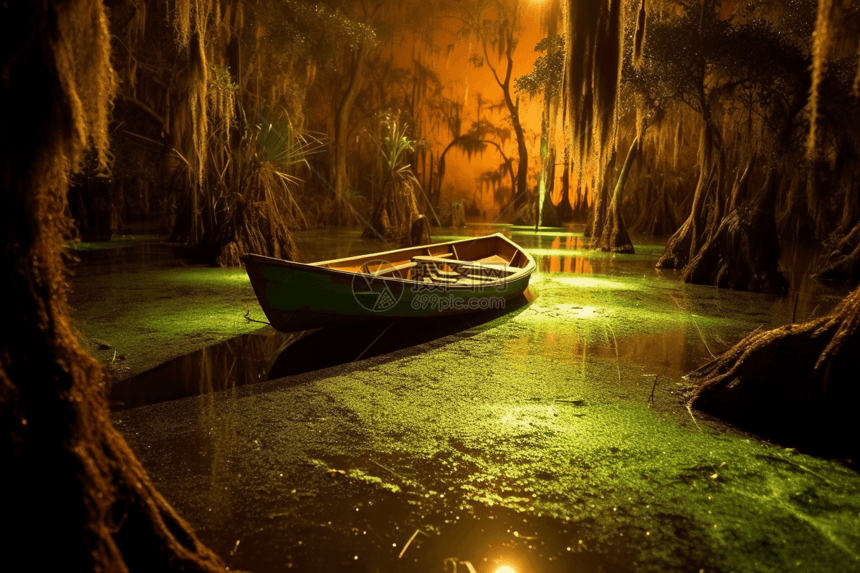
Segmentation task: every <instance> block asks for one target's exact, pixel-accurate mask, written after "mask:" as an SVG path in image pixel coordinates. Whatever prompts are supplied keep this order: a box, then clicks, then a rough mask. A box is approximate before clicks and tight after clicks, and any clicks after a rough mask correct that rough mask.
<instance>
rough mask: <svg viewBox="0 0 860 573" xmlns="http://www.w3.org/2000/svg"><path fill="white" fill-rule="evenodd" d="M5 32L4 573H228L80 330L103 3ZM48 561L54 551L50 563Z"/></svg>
mask: <svg viewBox="0 0 860 573" xmlns="http://www.w3.org/2000/svg"><path fill="white" fill-rule="evenodd" d="M3 10H4V14H3V19H2V21H0V37H2V38H3V40H2V42H0V68H2V70H3V78H4V80H3V82H2V85H0V105H2V106H3V109H4V110H8V111H9V112H11V113H4V114H3V115H2V117H0V136H2V137H3V141H5V142H14V145H4V147H3V152H2V161H3V166H2V170H3V171H2V172H3V178H2V189H0V220H2V226H0V229H2V233H3V242H4V245H5V248H4V249H3V250H2V252H0V272H2V273H3V277H4V287H5V289H4V290H5V293H6V297H7V304H5V305H3V310H2V311H0V313H2V320H3V327H4V328H3V335H2V347H0V428H2V442H0V443H2V445H0V465H2V468H3V471H2V472H0V486H2V487H3V488H4V491H5V492H6V495H4V498H3V502H2V513H3V517H4V519H5V520H6V523H7V524H9V525H11V527H9V528H8V529H7V530H6V531H5V532H4V535H3V537H2V540H0V548H2V551H3V564H4V567H5V568H7V569H9V570H14V571H24V570H32V569H34V568H36V569H39V568H46V567H48V568H50V567H51V566H50V565H48V563H54V564H55V563H57V559H58V557H59V558H60V559H61V560H62V567H63V568H64V569H66V570H70V571H132V570H137V571H180V570H182V571H211V572H214V571H223V570H224V565H223V563H222V562H221V561H220V560H219V559H218V557H216V556H215V555H214V554H213V553H212V552H211V551H210V550H209V549H207V548H206V547H205V546H203V545H202V544H201V543H200V542H199V541H198V540H197V538H196V537H195V536H194V534H193V533H192V532H191V529H190V527H189V526H188V524H186V523H185V522H184V521H183V520H182V519H181V518H180V517H179V516H178V515H177V514H176V513H175V512H174V511H173V509H172V508H171V507H170V506H169V505H168V504H167V502H166V501H165V500H164V498H162V497H161V496H160V495H159V494H158V492H157V491H156V490H155V487H154V486H153V485H152V482H151V481H150V480H149V478H148V477H147V475H146V472H145V471H144V469H143V467H142V466H141V464H140V462H139V461H138V460H137V459H136V458H135V456H134V454H133V453H132V451H131V449H130V448H129V447H128V445H127V444H126V442H125V440H123V438H122V437H121V436H120V434H119V433H118V432H117V431H116V429H115V428H114V427H113V426H112V425H111V422H110V418H109V412H108V404H107V398H106V386H107V383H108V378H107V375H106V373H105V371H104V370H103V369H102V368H101V367H100V366H99V364H98V363H97V362H96V360H95V359H94V358H93V357H92V356H90V355H89V354H88V353H87V352H86V351H85V350H84V349H83V348H82V347H81V345H80V342H79V341H78V338H77V336H76V333H75V331H74V330H73V328H72V326H71V325H70V323H69V311H68V307H67V305H66V289H67V275H66V270H65V267H64V264H63V252H62V251H63V242H64V241H65V240H66V238H67V237H68V234H69V231H70V226H71V221H70V220H69V219H68V217H67V214H66V211H65V206H66V202H65V196H66V190H67V185H68V177H69V175H70V174H71V173H73V172H74V171H76V170H78V169H80V166H81V161H82V160H83V157H84V154H85V152H86V151H87V149H93V150H94V153H95V156H96V158H97V159H96V161H97V164H98V165H99V166H100V167H101V168H102V169H105V168H106V167H107V149H108V129H107V128H108V111H109V106H110V101H111V98H112V95H113V93H114V91H115V87H116V84H115V76H114V73H113V70H112V69H111V67H110V63H109V54H110V43H109V34H108V27H107V26H108V24H107V16H106V14H105V9H104V6H103V5H102V3H101V2H98V1H95V0H66V1H54V0H43V1H39V2H15V3H9V4H7V5H5V6H4V9H3ZM46 548H47V550H46Z"/></svg>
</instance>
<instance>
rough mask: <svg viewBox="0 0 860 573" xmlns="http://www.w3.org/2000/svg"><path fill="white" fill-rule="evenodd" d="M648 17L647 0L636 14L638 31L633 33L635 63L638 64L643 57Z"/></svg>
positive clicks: (643, 0) (643, 1)
mask: <svg viewBox="0 0 860 573" xmlns="http://www.w3.org/2000/svg"><path fill="white" fill-rule="evenodd" d="M645 32H646V18H645V0H642V4H641V5H640V6H639V11H638V12H637V14H636V31H635V32H634V34H633V63H635V64H638V63H639V61H640V60H641V59H642V46H644V45H645Z"/></svg>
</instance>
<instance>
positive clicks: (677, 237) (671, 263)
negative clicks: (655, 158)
mask: <svg viewBox="0 0 860 573" xmlns="http://www.w3.org/2000/svg"><path fill="white" fill-rule="evenodd" d="M710 132H711V128H710V127H709V124H708V123H707V122H705V125H704V127H703V128H702V135H701V138H700V140H699V181H698V183H697V184H696V191H695V193H694V194H693V204H692V206H691V209H690V216H689V217H688V218H687V220H686V221H685V222H684V224H683V225H681V228H680V229H678V230H677V231H676V232H675V234H674V235H672V237H671V238H670V239H669V242H668V243H667V244H666V250H665V251H664V252H663V255H662V256H661V257H660V259H659V260H658V261H657V268H658V269H683V268H684V267H686V266H687V264H688V263H689V262H690V260H692V258H693V257H694V256H695V255H696V253H697V252H698V248H699V245H700V244H701V242H702V240H703V237H704V234H705V230H706V219H705V213H704V206H705V199H706V196H707V193H706V191H707V189H708V184H709V182H710V179H711V169H710V167H711V150H712V148H713V141H712V138H711V133H710Z"/></svg>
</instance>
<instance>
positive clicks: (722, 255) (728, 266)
mask: <svg viewBox="0 0 860 573" xmlns="http://www.w3.org/2000/svg"><path fill="white" fill-rule="evenodd" d="M777 184H778V183H777V179H776V174H775V172H774V171H773V170H771V171H770V172H769V173H768V176H767V180H766V181H765V184H764V188H763V189H762V190H761V191H760V192H759V194H758V196H757V197H755V198H753V199H751V200H749V201H746V202H744V204H742V205H740V206H739V207H736V208H735V209H734V210H732V212H731V213H729V214H728V215H727V216H726V217H724V218H723V219H722V220H721V221H719V223H718V225H717V230H716V231H715V232H714V233H713V234H712V235H711V236H710V237H709V238H708V240H707V242H706V243H705V244H704V245H703V246H702V248H701V249H700V250H699V252H698V253H697V254H696V256H695V257H693V260H692V261H690V264H689V265H687V266H686V267H685V268H684V271H683V273H682V274H681V278H682V279H683V280H684V282H688V283H694V284H705V285H714V286H718V287H722V288H731V289H735V290H748V291H753V292H770V293H784V292H786V291H787V290H788V281H787V280H786V279H785V277H784V276H783V275H782V273H781V272H779V257H780V248H779V239H778V238H777V233H776V218H775V215H774V203H775V196H776V190H777Z"/></svg>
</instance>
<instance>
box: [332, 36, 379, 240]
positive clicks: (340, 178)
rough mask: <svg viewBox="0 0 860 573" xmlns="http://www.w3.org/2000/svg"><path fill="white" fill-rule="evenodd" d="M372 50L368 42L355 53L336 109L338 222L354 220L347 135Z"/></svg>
mask: <svg viewBox="0 0 860 573" xmlns="http://www.w3.org/2000/svg"><path fill="white" fill-rule="evenodd" d="M369 52H370V47H369V46H368V44H367V42H365V43H362V44H361V46H359V48H358V51H357V52H356V54H355V60H354V61H353V64H352V69H351V70H350V74H349V83H348V84H347V87H346V92H344V94H343V97H342V98H341V100H340V105H338V106H337V109H336V110H335V124H334V142H333V145H332V155H334V158H333V163H334V177H333V179H334V181H333V183H334V190H335V192H336V193H337V195H338V197H337V200H338V202H337V203H335V204H336V205H337V218H336V221H337V223H338V224H339V225H340V224H345V223H347V222H350V221H352V220H353V217H352V214H351V213H350V209H349V207H348V206H347V205H346V204H345V203H346V201H348V199H347V197H348V195H349V171H348V169H347V164H346V159H347V154H348V149H349V148H348V142H347V136H348V135H349V119H350V116H351V115H352V107H353V105H354V104H355V98H356V96H357V95H358V91H359V88H360V86H361V79H362V75H363V74H364V64H365V60H366V59H367V55H368V53H369Z"/></svg>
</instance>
